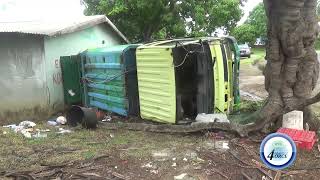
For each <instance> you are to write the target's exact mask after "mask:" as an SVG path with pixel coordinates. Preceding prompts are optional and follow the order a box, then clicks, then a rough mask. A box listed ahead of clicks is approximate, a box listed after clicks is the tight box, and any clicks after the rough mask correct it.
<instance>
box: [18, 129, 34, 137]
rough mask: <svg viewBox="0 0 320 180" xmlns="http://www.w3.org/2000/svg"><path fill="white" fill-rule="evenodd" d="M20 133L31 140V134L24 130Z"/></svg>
mask: <svg viewBox="0 0 320 180" xmlns="http://www.w3.org/2000/svg"><path fill="white" fill-rule="evenodd" d="M20 132H21V134H22V135H23V136H24V137H26V138H31V137H32V136H31V133H30V132H29V131H27V130H26V129H22V130H21V131H20Z"/></svg>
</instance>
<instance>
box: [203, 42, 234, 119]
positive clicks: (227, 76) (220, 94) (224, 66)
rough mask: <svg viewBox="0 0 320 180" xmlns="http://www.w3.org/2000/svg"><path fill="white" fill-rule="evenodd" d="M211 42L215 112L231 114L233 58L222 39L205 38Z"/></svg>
mask: <svg viewBox="0 0 320 180" xmlns="http://www.w3.org/2000/svg"><path fill="white" fill-rule="evenodd" d="M204 39H205V40H208V41H209V45H210V50H211V55H212V60H213V66H214V67H213V68H214V82H215V101H214V103H215V112H223V113H229V112H230V111H231V109H232V104H231V103H232V97H233V96H232V89H231V87H232V56H231V59H230V58H229V57H228V53H229V51H228V48H227V47H226V44H225V43H224V41H223V39H221V38H204Z"/></svg>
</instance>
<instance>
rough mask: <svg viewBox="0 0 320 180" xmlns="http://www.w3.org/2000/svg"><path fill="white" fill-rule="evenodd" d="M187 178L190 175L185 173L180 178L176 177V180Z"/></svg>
mask: <svg viewBox="0 0 320 180" xmlns="http://www.w3.org/2000/svg"><path fill="white" fill-rule="evenodd" d="M186 176H188V174H187V173H183V174H180V175H179V176H174V180H182V179H183V178H185V177H186Z"/></svg>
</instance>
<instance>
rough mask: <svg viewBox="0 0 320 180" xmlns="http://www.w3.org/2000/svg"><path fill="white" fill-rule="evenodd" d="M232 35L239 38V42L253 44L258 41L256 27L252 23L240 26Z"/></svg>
mask: <svg viewBox="0 0 320 180" xmlns="http://www.w3.org/2000/svg"><path fill="white" fill-rule="evenodd" d="M232 35H233V36H234V37H235V38H236V39H237V41H238V43H239V44H244V43H249V44H250V45H252V44H254V43H255V41H256V31H255V27H254V26H253V25H250V24H243V25H240V26H238V27H237V28H235V29H234V31H233V32H232Z"/></svg>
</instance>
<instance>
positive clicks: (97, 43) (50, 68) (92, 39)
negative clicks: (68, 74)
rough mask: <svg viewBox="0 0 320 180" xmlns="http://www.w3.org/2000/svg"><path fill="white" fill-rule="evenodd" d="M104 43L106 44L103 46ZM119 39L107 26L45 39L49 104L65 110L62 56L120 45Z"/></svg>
mask: <svg viewBox="0 0 320 180" xmlns="http://www.w3.org/2000/svg"><path fill="white" fill-rule="evenodd" d="M103 42H104V44H103ZM120 43H121V40H120V39H119V37H118V36H117V35H116V34H115V33H114V32H113V31H112V30H111V29H110V27H108V26H107V25H105V24H101V25H97V26H95V27H92V28H88V29H85V30H82V31H79V32H74V33H70V34H65V35H61V36H57V37H45V41H44V47H45V60H46V73H47V76H46V77H47V86H48V90H49V91H48V95H49V96H48V97H49V98H48V102H47V103H48V104H50V105H51V107H53V108H54V109H61V108H63V101H64V99H63V98H64V96H63V87H62V77H61V69H60V62H59V59H60V56H68V55H75V54H78V53H80V52H82V51H84V50H86V49H88V48H97V47H104V46H111V45H117V44H120Z"/></svg>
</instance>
